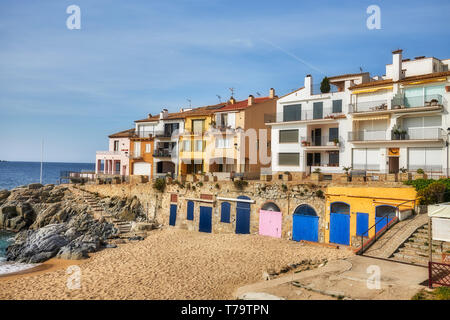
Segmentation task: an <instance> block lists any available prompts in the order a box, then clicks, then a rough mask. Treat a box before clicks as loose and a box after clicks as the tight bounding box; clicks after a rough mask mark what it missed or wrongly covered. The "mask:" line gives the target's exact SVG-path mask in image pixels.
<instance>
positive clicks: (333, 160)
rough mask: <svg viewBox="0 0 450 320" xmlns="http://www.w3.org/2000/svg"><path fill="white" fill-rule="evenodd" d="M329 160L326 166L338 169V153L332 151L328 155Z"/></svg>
mask: <svg viewBox="0 0 450 320" xmlns="http://www.w3.org/2000/svg"><path fill="white" fill-rule="evenodd" d="M328 156H329V160H328V164H329V165H330V166H332V167H338V166H339V152H338V151H333V152H330V153H329V154H328Z"/></svg>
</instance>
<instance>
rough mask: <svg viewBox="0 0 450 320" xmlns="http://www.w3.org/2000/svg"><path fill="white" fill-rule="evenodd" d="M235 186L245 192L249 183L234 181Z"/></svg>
mask: <svg viewBox="0 0 450 320" xmlns="http://www.w3.org/2000/svg"><path fill="white" fill-rule="evenodd" d="M234 186H235V188H236V189H238V190H243V189H244V188H245V187H247V186H248V182H247V181H245V180H234Z"/></svg>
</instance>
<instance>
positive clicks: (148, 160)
mask: <svg viewBox="0 0 450 320" xmlns="http://www.w3.org/2000/svg"><path fill="white" fill-rule="evenodd" d="M187 110H188V109H186V110H183V109H182V110H180V112H178V113H169V112H168V111H167V109H163V110H162V111H161V112H160V114H159V115H156V116H152V115H149V117H148V118H146V119H142V120H136V121H135V124H136V128H135V131H136V136H135V137H134V138H133V139H132V143H133V144H134V145H133V148H132V149H133V154H132V155H131V165H132V166H133V170H132V172H133V173H132V174H134V175H147V176H150V177H154V178H158V177H165V176H166V175H167V174H171V175H177V174H178V155H179V146H178V134H177V133H179V132H182V131H183V130H184V118H183V116H182V115H183V112H184V111H187ZM147 154H148V156H146V155H147Z"/></svg>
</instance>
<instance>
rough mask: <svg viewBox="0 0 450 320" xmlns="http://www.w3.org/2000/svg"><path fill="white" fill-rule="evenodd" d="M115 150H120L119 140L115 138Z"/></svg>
mask: <svg viewBox="0 0 450 320" xmlns="http://www.w3.org/2000/svg"><path fill="white" fill-rule="evenodd" d="M114 151H119V140H114Z"/></svg>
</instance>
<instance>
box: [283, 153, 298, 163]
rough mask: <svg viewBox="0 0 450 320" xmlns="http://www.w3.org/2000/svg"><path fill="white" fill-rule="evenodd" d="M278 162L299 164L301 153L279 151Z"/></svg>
mask: <svg viewBox="0 0 450 320" xmlns="http://www.w3.org/2000/svg"><path fill="white" fill-rule="evenodd" d="M278 164H279V165H280V166H299V165H300V154H299V153H279V154H278Z"/></svg>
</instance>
